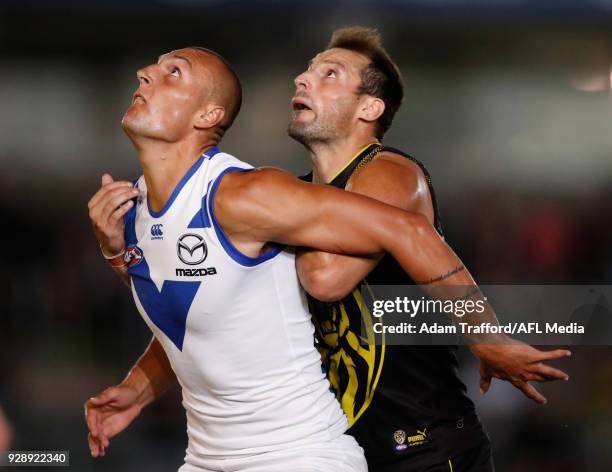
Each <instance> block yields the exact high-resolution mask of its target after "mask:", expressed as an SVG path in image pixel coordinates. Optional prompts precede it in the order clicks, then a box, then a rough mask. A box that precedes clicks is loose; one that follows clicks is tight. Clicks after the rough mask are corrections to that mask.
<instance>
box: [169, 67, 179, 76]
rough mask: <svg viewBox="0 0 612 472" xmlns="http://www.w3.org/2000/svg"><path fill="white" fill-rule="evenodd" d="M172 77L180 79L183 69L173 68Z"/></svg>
mask: <svg viewBox="0 0 612 472" xmlns="http://www.w3.org/2000/svg"><path fill="white" fill-rule="evenodd" d="M170 75H172V76H174V77H180V76H181V69H179V68H178V67H176V66H175V67H173V68H172V70H171V71H170Z"/></svg>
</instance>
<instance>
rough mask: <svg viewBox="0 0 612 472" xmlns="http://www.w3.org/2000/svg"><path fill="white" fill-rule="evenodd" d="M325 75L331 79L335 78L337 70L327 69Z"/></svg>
mask: <svg viewBox="0 0 612 472" xmlns="http://www.w3.org/2000/svg"><path fill="white" fill-rule="evenodd" d="M325 77H328V78H330V79H335V78H336V71H335V70H334V69H327V72H326V73H325Z"/></svg>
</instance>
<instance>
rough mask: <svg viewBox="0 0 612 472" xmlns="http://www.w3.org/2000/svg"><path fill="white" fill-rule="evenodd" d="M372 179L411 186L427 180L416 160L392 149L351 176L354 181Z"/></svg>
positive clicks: (382, 153) (379, 155)
mask: <svg viewBox="0 0 612 472" xmlns="http://www.w3.org/2000/svg"><path fill="white" fill-rule="evenodd" d="M372 179H374V180H377V181H380V182H381V183H386V184H389V183H390V182H398V183H400V184H402V185H407V186H410V187H415V186H417V185H418V183H419V182H426V181H427V179H426V178H425V174H424V173H423V170H422V169H421V167H420V166H419V165H418V164H417V163H416V162H414V161H412V160H410V159H407V158H406V157H404V156H402V155H399V154H396V153H393V152H390V151H384V152H381V153H380V154H378V155H377V156H376V157H375V158H374V159H373V160H372V162H370V163H369V164H368V165H366V166H364V167H362V168H361V169H359V170H357V171H356V172H355V174H354V175H353V176H352V178H351V180H352V181H354V182H359V181H360V180H372Z"/></svg>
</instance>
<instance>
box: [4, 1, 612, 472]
mask: <svg viewBox="0 0 612 472" xmlns="http://www.w3.org/2000/svg"><path fill="white" fill-rule="evenodd" d="M350 24H362V25H367V26H372V27H377V28H379V30H380V31H381V32H382V34H383V36H384V39H385V43H386V45H387V47H388V49H389V51H390V53H391V54H392V55H393V57H394V58H395V59H396V60H397V62H398V63H399V64H400V67H401V70H402V71H403V73H404V75H405V81H406V99H405V103H404V106H403V108H402V109H401V110H400V112H399V114H398V116H397V118H396V120H395V123H394V125H393V127H392V130H391V131H390V132H389V133H388V135H387V137H386V139H385V142H386V143H387V144H389V145H392V146H395V147H399V148H401V149H403V150H405V151H407V152H409V153H411V154H413V155H414V156H416V157H417V158H419V159H421V160H422V161H424V162H425V163H426V165H427V166H428V167H429V169H430V171H431V174H432V176H433V179H434V185H435V186H436V188H437V192H438V194H439V197H438V198H439V202H440V206H441V211H442V217H443V222H444V225H445V229H446V233H447V240H448V242H449V243H450V244H451V245H452V246H453V248H454V249H455V250H456V251H457V252H458V253H459V254H460V256H461V257H462V258H463V259H464V261H465V262H466V264H467V266H468V267H470V268H471V270H472V273H473V274H474V275H475V277H476V278H477V280H479V281H480V282H481V283H515V284H518V283H565V284H574V283H576V284H586V283H599V284H607V283H609V282H610V281H611V280H612V245H611V244H610V243H611V242H612V220H611V219H610V215H611V212H612V92H611V85H612V0H590V1H589V0H583V1H580V0H556V1H554V0H549V1H526V0H523V1H521V0H487V1H485V0H479V1H476V0H472V1H468V0H429V1H425V0H422V1H399V0H395V1H393V0H384V1H365V0H362V1H357V2H349V1H345V2H331V1H325V2H323V1H316V2H305V1H295V2H282V1H277V2H272V1H259V2H247V1H230V2H220V1H198V0H183V1H169V0H168V1H158V2H145V1H137V0H122V1H119V0H113V1H110V0H107V1H102V0H99V1H92V2H71V1H55V2H48V1H23V0H22V1H16V0H15V1H7V0H4V1H2V2H0V164H1V165H0V222H1V225H2V231H1V233H0V238H1V242H2V262H1V263H0V405H1V408H2V410H3V411H4V415H2V414H0V449H2V448H3V447H7V444H8V442H7V438H8V436H9V435H8V434H7V431H8V429H7V427H6V426H4V425H5V423H6V421H5V420H3V416H6V418H7V420H8V422H9V423H10V424H11V428H10V429H11V431H12V434H10V437H11V443H10V448H11V449H14V450H41V449H59V450H70V453H71V462H72V470H77V471H83V472H86V471H113V472H123V471H131V472H132V471H136V472H140V471H151V472H155V471H171V470H176V468H177V467H178V465H179V464H181V462H182V457H183V455H184V448H185V446H186V434H185V416H184V412H183V410H182V407H181V406H180V395H179V393H178V392H177V391H172V392H170V393H169V394H167V395H166V396H165V397H164V398H163V399H162V400H161V401H158V402H157V403H156V404H155V405H153V406H151V407H149V408H148V409H147V410H145V412H144V413H143V414H142V415H141V417H140V418H139V419H138V420H137V421H136V422H135V423H134V424H133V425H132V426H131V427H130V428H129V429H128V430H127V431H126V432H124V433H123V434H122V435H120V436H119V437H118V438H116V439H115V440H114V441H113V443H112V445H111V448H110V450H109V452H108V454H107V457H105V458H103V459H98V460H93V459H91V458H90V457H89V452H88V448H87V441H86V427H85V424H84V421H83V403H84V401H85V400H86V399H87V398H88V397H89V396H92V395H94V394H96V393H98V392H99V391H101V390H102V389H103V388H105V387H107V386H109V385H113V384H116V383H118V382H119V381H121V379H122V378H123V376H124V375H125V374H126V373H127V371H128V369H129V367H130V366H131V365H132V364H133V362H134V361H135V359H136V358H137V356H138V355H139V354H140V353H141V352H142V351H143V349H144V347H145V346H146V344H147V342H148V340H149V337H150V335H149V333H148V331H147V329H146V327H145V325H144V323H143V322H142V321H141V319H140V317H139V315H138V314H137V312H136V310H135V308H134V307H133V304H132V300H131V297H130V294H129V292H128V290H127V289H126V288H125V287H124V286H122V285H121V283H120V282H119V281H118V280H116V279H115V277H114V276H113V274H112V272H111V270H110V269H108V268H107V267H106V266H105V264H104V263H103V261H102V259H101V257H100V254H99V251H98V247H97V245H96V242H95V240H94V238H93V235H92V233H91V230H90V226H89V221H88V217H87V207H86V204H87V201H88V199H89V198H90V196H91V195H92V194H93V193H94V192H95V191H96V190H97V188H98V186H99V179H100V176H101V174H102V173H103V172H110V173H111V174H112V175H113V176H115V177H116V178H135V177H137V176H138V174H139V171H138V164H137V159H136V155H135V153H134V151H133V150H132V148H131V146H130V144H129V142H128V140H127V139H126V137H125V136H124V135H123V133H122V131H121V127H120V119H121V116H122V114H123V112H124V110H125V109H126V107H127V106H128V105H129V103H130V99H131V94H132V93H133V90H134V89H135V87H136V78H135V71H136V70H137V69H138V68H139V67H141V66H143V65H147V64H149V63H151V62H153V61H156V59H157V56H158V55H159V54H161V53H163V52H167V51H169V50H172V49H176V48H179V47H183V46H190V45H201V46H205V47H208V48H212V49H214V50H217V51H219V52H220V53H222V54H223V55H224V56H226V57H227V58H228V59H229V60H230V61H231V62H232V63H233V64H234V66H235V68H236V69H237V71H238V73H239V74H240V76H241V77H242V80H243V85H244V89H245V100H244V105H243V111H242V113H241V116H240V117H239V118H238V120H237V122H236V124H235V125H234V128H233V129H232V130H230V132H229V134H228V135H227V137H226V140H225V142H224V144H223V149H224V150H226V151H228V152H230V153H233V154H235V155H237V156H238V157H240V158H241V159H244V160H247V161H250V162H252V163H253V164H259V165H273V166H279V167H283V168H286V169H288V170H290V171H292V172H294V173H296V174H297V173H301V172H304V171H305V170H307V169H308V168H309V163H308V156H307V155H306V153H305V152H304V150H303V149H302V148H301V147H300V146H299V145H297V144H296V143H294V142H292V141H291V140H290V139H289V138H288V137H287V135H286V126H287V123H288V120H289V116H290V104H289V100H290V97H291V96H292V93H293V83H292V79H293V78H294V77H295V76H296V75H297V74H298V73H300V72H301V71H302V70H303V69H304V68H305V66H306V63H307V61H308V60H309V59H310V58H311V57H312V56H314V54H316V52H318V51H319V50H321V49H323V48H324V46H325V44H326V43H327V41H328V39H329V36H330V34H331V32H332V31H333V30H334V29H335V28H338V27H341V26H345V25H350ZM611 354H612V348H610V347H607V346H604V347H588V348H586V347H584V348H579V347H577V348H574V355H573V356H572V358H571V359H570V360H568V361H565V362H563V363H561V364H558V365H560V366H562V367H563V368H565V369H566V370H567V372H568V373H569V374H570V376H571V380H570V382H569V383H567V384H551V385H545V386H543V387H542V391H543V392H544V393H545V395H547V396H548V397H549V404H548V405H546V406H544V407H538V406H536V405H534V404H532V403H530V402H529V401H528V400H526V399H524V398H523V397H522V395H521V394H520V393H519V392H518V391H516V390H514V389H513V387H511V386H508V385H505V384H502V383H501V382H497V383H494V385H493V387H492V389H491V391H490V392H489V393H488V394H487V395H486V396H485V397H480V395H479V394H478V381H477V365H476V364H475V362H474V361H473V359H472V358H471V357H470V355H469V354H468V353H466V352H465V351H462V353H461V357H462V377H463V379H464V380H465V382H466V383H467V385H468V388H469V392H470V395H471V396H472V397H473V398H474V399H475V400H476V402H477V404H478V407H479V411H480V413H481V416H482V418H483V421H484V423H485V425H486V426H487V428H488V430H489V433H490V435H491V438H492V443H493V448H494V455H495V460H496V463H497V468H498V470H499V471H500V472H506V471H521V472H523V471H529V472H531V471H552V470H555V471H589V472H598V471H609V470H612V448H610V444H611V442H612V408H611V407H612V400H611V399H610V396H611V387H610V386H611V385H612V360H611V357H612V356H611ZM229 440H231V438H229ZM3 442H4V444H3Z"/></svg>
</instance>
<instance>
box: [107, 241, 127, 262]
mask: <svg viewBox="0 0 612 472" xmlns="http://www.w3.org/2000/svg"><path fill="white" fill-rule="evenodd" d="M100 251H101V252H102V257H104V259H106V261H107V262H108V263H109V264H110V265H111V266H112V267H125V266H126V265H127V262H125V257H124V256H125V249H123V248H122V249H121V250H120V251H110V250H108V249H105V248H104V247H103V246H102V244H100Z"/></svg>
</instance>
